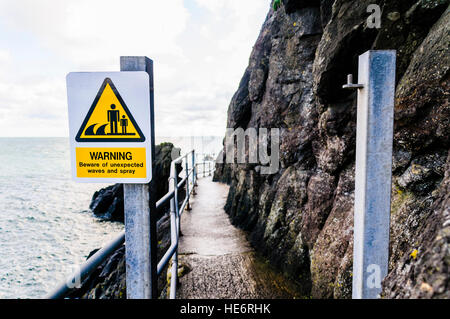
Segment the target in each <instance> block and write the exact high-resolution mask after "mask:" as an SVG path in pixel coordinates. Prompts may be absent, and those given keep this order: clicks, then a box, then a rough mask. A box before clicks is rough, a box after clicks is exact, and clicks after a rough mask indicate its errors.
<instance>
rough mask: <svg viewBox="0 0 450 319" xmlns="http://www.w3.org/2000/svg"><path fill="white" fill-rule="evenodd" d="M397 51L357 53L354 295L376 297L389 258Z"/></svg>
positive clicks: (359, 297)
mask: <svg viewBox="0 0 450 319" xmlns="http://www.w3.org/2000/svg"><path fill="white" fill-rule="evenodd" d="M395 65H396V52H395V51H394V50H383V51H367V52H366V53H364V54H363V55H361V56H360V57H359V70H358V73H359V74H358V84H353V83H352V77H351V76H349V78H348V83H347V85H344V88H350V89H352V88H354V89H358V111H357V133H356V169H355V171H356V174H355V212H354V249H353V298H355V299H372V298H377V297H378V296H379V294H380V292H381V281H382V280H383V278H384V277H385V276H386V275H387V272H388V261H389V225H390V208H391V177H392V176H391V175H392V139H393V122H394V95H395Z"/></svg>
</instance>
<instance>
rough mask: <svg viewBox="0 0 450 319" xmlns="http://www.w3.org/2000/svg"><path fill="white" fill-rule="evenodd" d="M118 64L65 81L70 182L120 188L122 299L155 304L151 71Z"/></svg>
mask: <svg viewBox="0 0 450 319" xmlns="http://www.w3.org/2000/svg"><path fill="white" fill-rule="evenodd" d="M120 64H121V72H78V73H69V74H68V76H67V95H68V105H69V132H70V146H71V162H72V177H73V179H74V180H75V181H77V182H89V183H92V182H94V183H96V182H98V183H124V210H125V240H126V281H127V298H133V299H135V298H138V299H147V298H156V297H157V285H156V282H157V281H156V216H152V215H151V212H155V209H156V208H155V196H154V187H153V183H152V182H151V180H152V169H153V168H152V165H153V161H152V159H153V158H154V155H155V137H154V116H153V115H154V107H153V65H152V61H151V60H150V59H148V58H146V57H121V60H120Z"/></svg>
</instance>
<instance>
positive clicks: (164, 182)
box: [89, 143, 181, 222]
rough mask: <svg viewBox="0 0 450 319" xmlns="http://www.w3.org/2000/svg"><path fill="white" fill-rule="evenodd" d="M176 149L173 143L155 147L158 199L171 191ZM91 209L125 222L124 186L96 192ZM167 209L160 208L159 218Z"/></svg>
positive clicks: (99, 215) (108, 218)
mask: <svg viewBox="0 0 450 319" xmlns="http://www.w3.org/2000/svg"><path fill="white" fill-rule="evenodd" d="M174 149H175V148H174V146H173V144H172V143H162V144H160V145H156V147H155V161H154V170H153V172H152V173H153V180H154V181H155V188H156V197H157V198H158V199H159V198H161V197H163V196H164V195H165V194H166V193H167V190H168V189H169V177H170V163H171V162H172V151H174ZM177 170H178V172H180V171H181V166H180V165H177ZM89 208H90V209H91V210H92V212H93V213H94V214H95V215H96V216H97V217H100V218H102V219H105V220H111V221H120V222H123V220H124V211H123V184H115V185H111V186H108V187H106V188H102V189H101V190H99V191H97V192H95V193H94V195H93V196H92V201H91V204H90V205H89ZM167 208H168V206H167V205H165V206H164V207H162V208H160V209H159V210H158V216H159V217H160V216H162V214H164V212H165V211H166V210H167Z"/></svg>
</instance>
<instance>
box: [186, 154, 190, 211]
mask: <svg viewBox="0 0 450 319" xmlns="http://www.w3.org/2000/svg"><path fill="white" fill-rule="evenodd" d="M185 161H186V196H187V198H188V200H187V205H186V210H191V206H190V204H189V197H190V195H191V194H190V193H189V162H188V158H187V156H186V158H185Z"/></svg>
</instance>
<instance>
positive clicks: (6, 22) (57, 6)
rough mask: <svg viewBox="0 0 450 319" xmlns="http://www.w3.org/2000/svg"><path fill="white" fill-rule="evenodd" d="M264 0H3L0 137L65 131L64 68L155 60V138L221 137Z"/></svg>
mask: <svg viewBox="0 0 450 319" xmlns="http://www.w3.org/2000/svg"><path fill="white" fill-rule="evenodd" d="M269 6H270V0H159V1H156V0H126V1H124V0H117V1H115V0H39V1H36V0H19V1H18V0H0V136H68V120H67V100H66V87H65V76H66V74H67V73H68V72H72V71H118V70H119V57H120V56H121V55H146V56H148V57H150V58H151V59H153V60H154V72H155V112H156V114H155V121H156V124H155V125H156V134H157V136H190V135H197V136H199V135H218V136H222V135H223V134H224V132H225V126H226V112H227V109H228V104H229V102H230V99H231V97H232V95H233V94H234V92H235V91H236V89H237V87H238V84H239V81H240V79H241V76H242V75H243V73H244V70H245V68H246V66H247V64H248V58H249V55H250V52H251V49H252V46H253V44H254V43H255V41H256V38H257V36H258V34H259V31H260V29H261V26H262V23H263V22H264V19H265V16H266V14H267V12H268V9H269Z"/></svg>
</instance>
